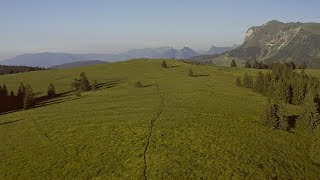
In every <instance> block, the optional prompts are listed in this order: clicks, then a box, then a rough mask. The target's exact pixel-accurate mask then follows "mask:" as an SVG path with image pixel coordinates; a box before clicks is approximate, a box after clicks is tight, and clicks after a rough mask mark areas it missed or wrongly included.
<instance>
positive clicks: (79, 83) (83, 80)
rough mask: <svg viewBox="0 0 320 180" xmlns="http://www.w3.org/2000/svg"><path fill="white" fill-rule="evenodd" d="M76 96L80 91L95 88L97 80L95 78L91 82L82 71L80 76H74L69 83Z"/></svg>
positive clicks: (96, 87) (79, 94)
mask: <svg viewBox="0 0 320 180" xmlns="http://www.w3.org/2000/svg"><path fill="white" fill-rule="evenodd" d="M71 86H72V88H73V89H74V91H75V93H76V95H77V96H81V92H85V91H90V90H97V89H98V82H97V81H96V80H94V81H93V83H92V84H91V83H90V82H89V80H88V78H87V76H86V74H85V73H84V72H82V73H81V74H80V77H79V78H78V79H77V78H75V79H74V81H73V83H72V84H71Z"/></svg>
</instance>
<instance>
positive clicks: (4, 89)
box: [2, 84, 9, 97]
mask: <svg viewBox="0 0 320 180" xmlns="http://www.w3.org/2000/svg"><path fill="white" fill-rule="evenodd" d="M2 93H3V95H4V96H5V97H7V96H8V95H9V94H8V90H7V86H6V85H5V84H4V85H3V87H2Z"/></svg>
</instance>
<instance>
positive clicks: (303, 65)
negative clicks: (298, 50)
mask: <svg viewBox="0 0 320 180" xmlns="http://www.w3.org/2000/svg"><path fill="white" fill-rule="evenodd" d="M299 69H307V63H305V62H303V63H302V64H300V66H299Z"/></svg>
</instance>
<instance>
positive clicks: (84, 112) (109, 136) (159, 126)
mask: <svg viewBox="0 0 320 180" xmlns="http://www.w3.org/2000/svg"><path fill="white" fill-rule="evenodd" d="M160 63H161V60H159V61H158V60H131V61H126V62H119V63H113V64H104V65H95V66H90V67H81V68H74V69H65V70H49V71H42V72H30V73H23V74H13V75H6V76H0V82H1V83H6V85H7V87H8V89H9V90H11V89H14V90H15V89H17V87H18V85H19V83H20V81H23V82H24V83H25V84H27V83H28V84H30V85H31V86H32V87H33V89H34V91H36V92H40V93H43V94H45V92H46V88H47V87H48V85H49V83H51V82H52V83H53V84H54V85H55V87H56V89H57V92H64V91H68V90H70V88H71V87H70V84H71V82H72V80H73V78H75V77H78V75H79V74H80V73H81V72H82V71H83V72H85V73H86V75H87V77H88V78H89V79H90V80H94V79H96V80H97V81H98V82H99V83H110V84H111V85H110V86H105V88H102V89H100V90H97V91H91V92H86V93H82V96H81V97H76V96H74V95H67V96H65V97H60V98H59V99H56V100H55V101H51V102H47V103H46V104H44V105H42V106H41V107H38V108H35V109H31V110H27V111H19V112H15V113H10V114H6V115H1V116H0V123H1V126H0V144H1V145H0V162H1V163H0V179H5V178H14V179H16V178H27V179H50V178H68V179H70V178H94V177H101V178H103V179H106V178H108V179H112V178H113V179H114V178H122V179H123V178H124V179H144V178H145V176H144V170H145V175H146V177H147V178H148V179H160V178H165V179H167V178H173V179H176V178H200V177H207V178H217V177H221V178H231V177H234V178H244V177H246V178H253V179H256V178H259V179H260V178H276V177H278V178H285V179H293V178H294V179H301V178H307V179H316V178H318V177H319V174H320V166H319V165H317V164H316V163H314V162H313V161H312V160H311V159H310V158H309V156H308V153H309V147H310V142H311V139H310V138H309V137H308V135H306V134H304V133H303V132H302V131H300V130H299V129H295V130H294V132H293V133H290V132H285V131H279V130H272V129H270V127H267V126H264V125H262V124H261V121H260V115H261V113H262V112H263V110H264V107H265V105H266V98H265V97H263V96H261V95H259V94H257V93H255V92H253V91H252V90H249V89H245V88H241V87H237V86H236V85H235V84H234V82H235V79H236V77H238V76H240V75H242V74H243V73H244V72H248V73H251V74H256V72H257V70H254V69H239V68H218V67H211V66H196V65H190V64H186V63H181V62H178V61H174V60H168V61H167V64H168V66H169V67H170V66H172V67H171V68H161V66H160ZM188 69H192V70H193V72H194V74H195V75H196V76H197V77H189V76H188V75H187V72H188ZM312 73H314V74H316V73H318V72H316V71H314V70H313V72H312ZM319 74H320V73H319ZM202 75H205V76H202ZM207 75H208V76H207ZM136 81H141V82H142V83H143V85H144V86H145V87H143V88H136V87H135V85H134V84H135V82H136ZM112 82H115V83H112ZM155 83H157V84H158V87H159V90H157V87H156V86H154V85H153V84H155ZM160 97H161V98H160ZM162 98H163V99H162ZM162 101H163V102H162ZM159 108H162V110H161V114H159V116H158V117H157V120H156V121H154V123H153V127H152V135H151V137H150V139H149V145H148V147H147V150H146V153H145V159H146V164H145V162H144V151H145V147H146V144H147V142H148V138H149V135H150V122H151V121H152V120H153V118H154V117H155V116H156V115H157V113H159ZM299 111H300V108H298V107H295V106H288V113H291V114H297V113H299ZM10 122H12V123H10ZM145 165H146V168H145Z"/></svg>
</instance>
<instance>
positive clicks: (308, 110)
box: [298, 92, 320, 130]
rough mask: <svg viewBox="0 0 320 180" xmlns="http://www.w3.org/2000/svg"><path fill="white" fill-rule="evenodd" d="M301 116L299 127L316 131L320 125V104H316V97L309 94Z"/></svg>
mask: <svg viewBox="0 0 320 180" xmlns="http://www.w3.org/2000/svg"><path fill="white" fill-rule="evenodd" d="M302 109H303V110H302V113H301V115H300V116H299V121H298V122H299V125H300V126H302V127H304V128H307V129H309V130H314V129H316V128H317V126H318V124H319V123H320V114H319V104H318V103H316V102H315V95H314V94H313V93H312V92H308V93H307V95H306V97H305V99H304V102H303V106H302Z"/></svg>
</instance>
